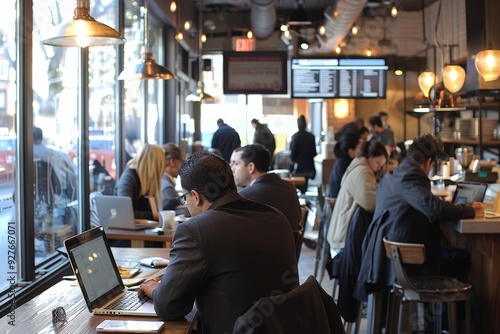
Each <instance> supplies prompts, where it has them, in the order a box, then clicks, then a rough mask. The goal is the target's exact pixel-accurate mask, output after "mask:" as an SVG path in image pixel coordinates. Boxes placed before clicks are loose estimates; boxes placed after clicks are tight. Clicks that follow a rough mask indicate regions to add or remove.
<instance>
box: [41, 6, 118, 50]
mask: <svg viewBox="0 0 500 334" xmlns="http://www.w3.org/2000/svg"><path fill="white" fill-rule="evenodd" d="M56 29H57V31H58V33H57V36H56V37H52V38H48V39H45V40H44V41H43V43H44V44H46V45H51V46H61V47H72V46H78V47H81V48H85V47H87V46H105V45H117V44H123V43H125V39H124V38H123V37H122V36H121V35H120V33H118V31H116V30H115V29H113V28H111V27H109V26H107V25H105V24H103V23H100V22H97V21H96V20H95V19H94V18H93V17H92V16H90V0H77V2H76V8H75V15H74V16H73V20H72V21H70V22H66V23H62V24H60V25H59V26H57V27H56Z"/></svg>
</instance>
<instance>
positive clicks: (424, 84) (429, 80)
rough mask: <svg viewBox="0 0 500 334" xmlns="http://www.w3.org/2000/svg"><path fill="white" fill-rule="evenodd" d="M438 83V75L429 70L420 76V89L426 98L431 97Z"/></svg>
mask: <svg viewBox="0 0 500 334" xmlns="http://www.w3.org/2000/svg"><path fill="white" fill-rule="evenodd" d="M435 82H436V75H435V74H434V72H431V71H429V70H427V71H425V72H422V73H420V74H419V75H418V87H420V90H421V91H422V93H423V94H424V96H425V97H429V91H430V89H431V87H432V86H434V84H435Z"/></svg>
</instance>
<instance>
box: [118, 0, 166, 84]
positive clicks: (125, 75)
mask: <svg viewBox="0 0 500 334" xmlns="http://www.w3.org/2000/svg"><path fill="white" fill-rule="evenodd" d="M143 18H144V45H143V46H142V60H141V62H140V63H139V64H137V65H135V67H134V68H129V69H125V70H123V71H122V72H121V73H120V75H119V76H118V80H137V79H139V80H150V79H163V80H169V79H173V78H174V75H173V74H172V72H170V70H169V69H168V68H166V67H164V66H161V65H158V64H157V63H156V61H155V60H154V59H153V48H152V47H151V46H150V45H149V30H148V29H149V28H148V1H147V0H144V8H143Z"/></svg>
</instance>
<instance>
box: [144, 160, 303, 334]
mask: <svg viewBox="0 0 500 334" xmlns="http://www.w3.org/2000/svg"><path fill="white" fill-rule="evenodd" d="M179 175H180V177H181V184H182V192H183V195H182V196H180V197H179V202H180V203H181V204H186V205H187V207H188V209H189V212H190V213H191V215H192V216H193V217H192V218H191V219H189V220H188V221H186V222H184V223H182V224H180V225H179V226H178V227H177V229H176V231H175V235H174V240H173V248H172V251H171V252H170V263H169V265H168V267H167V269H166V272H165V275H164V276H163V278H162V280H161V283H160V284H158V283H156V282H155V281H149V282H147V283H145V284H143V285H142V286H141V288H140V289H139V294H143V293H145V294H147V295H148V296H150V297H152V298H153V300H154V304H155V309H156V313H157V314H158V316H159V317H160V318H161V319H162V320H164V321H168V320H176V319H179V318H181V317H184V316H185V315H187V314H188V313H189V312H190V311H191V310H192V308H193V303H194V302H195V303H196V306H197V309H198V314H199V316H200V319H201V322H202V327H203V333H231V332H232V329H233V325H234V323H235V321H236V319H237V318H238V317H239V316H240V315H242V314H243V313H245V312H246V311H247V310H248V309H249V308H250V307H251V306H252V305H253V303H255V302H256V301H258V300H259V299H260V298H261V297H264V296H271V295H276V294H283V293H286V292H288V291H291V290H292V289H293V288H295V287H297V286H298V283H299V280H298V268H297V261H296V255H295V245H294V239H293V234H292V229H291V228H290V224H289V223H288V221H287V219H286V217H285V216H284V215H283V214H282V213H281V212H279V211H278V210H276V209H274V208H272V207H270V206H267V205H264V204H261V203H258V202H254V201H249V200H247V199H244V198H243V197H241V196H240V195H239V194H238V193H237V192H236V185H235V183H234V178H233V174H232V172H231V168H230V167H229V164H228V163H226V162H225V161H224V160H223V159H222V158H220V157H218V156H216V155H214V154H210V153H207V152H198V153H195V154H193V155H192V156H191V157H189V159H188V160H186V161H185V162H183V163H182V165H181V169H180V173H179ZM276 236H280V237H279V238H277V237H276Z"/></svg>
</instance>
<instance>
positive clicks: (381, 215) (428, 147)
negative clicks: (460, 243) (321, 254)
mask: <svg viewBox="0 0 500 334" xmlns="http://www.w3.org/2000/svg"><path fill="white" fill-rule="evenodd" d="M438 155H439V156H440V157H441V158H445V154H444V152H443V151H442V143H440V141H439V139H438V138H435V137H433V136H432V135H424V136H422V137H420V138H417V139H415V141H414V142H413V144H412V145H411V146H410V148H409V150H408V153H407V158H406V160H405V161H403V162H402V163H401V165H400V166H399V167H397V168H396V169H395V170H394V171H393V172H391V173H387V174H386V175H384V177H383V178H382V181H380V184H379V186H378V188H377V196H376V204H375V213H374V217H373V221H372V222H371V224H370V227H369V229H368V232H367V234H366V236H365V239H364V247H363V260H362V264H361V271H360V275H359V276H358V282H361V283H363V284H364V286H363V287H361V289H360V291H362V290H363V288H364V289H365V291H366V292H368V293H370V292H373V291H375V290H376V289H377V288H378V287H383V286H390V285H391V284H392V283H393V282H394V279H395V274H394V270H393V268H392V264H391V263H390V260H389V259H388V258H387V256H386V254H385V247H384V243H383V237H384V236H386V237H387V239H389V240H391V241H398V242H409V243H422V244H424V245H425V251H426V253H427V254H426V255H427V260H426V262H425V263H424V264H423V265H408V266H406V267H405V268H406V270H407V273H408V274H409V275H410V276H413V275H437V274H439V275H446V276H455V277H458V278H463V277H460V276H464V275H463V274H462V273H459V271H467V263H458V262H457V260H458V258H459V257H460V254H458V253H459V252H458V251H456V252H455V255H458V256H454V259H453V261H450V257H449V255H450V252H449V251H448V250H447V251H446V252H443V249H442V248H441V231H440V228H439V225H440V224H441V223H444V222H447V221H457V220H459V219H462V218H473V217H475V216H476V217H482V216H483V215H484V208H483V205H482V203H478V202H474V203H473V204H472V206H468V205H462V204H453V203H450V202H446V201H443V200H441V199H440V198H439V197H437V196H434V195H433V194H432V192H431V186H430V181H429V177H428V176H427V175H428V173H429V172H430V170H431V168H432V166H433V165H434V163H435V161H436V160H437V159H438ZM443 255H446V256H448V258H447V259H445V258H444V256H443ZM452 256H453V255H452ZM453 262H455V263H454V264H453ZM453 267H454V268H453ZM381 268H385V269H383V270H382V269H381Z"/></svg>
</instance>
